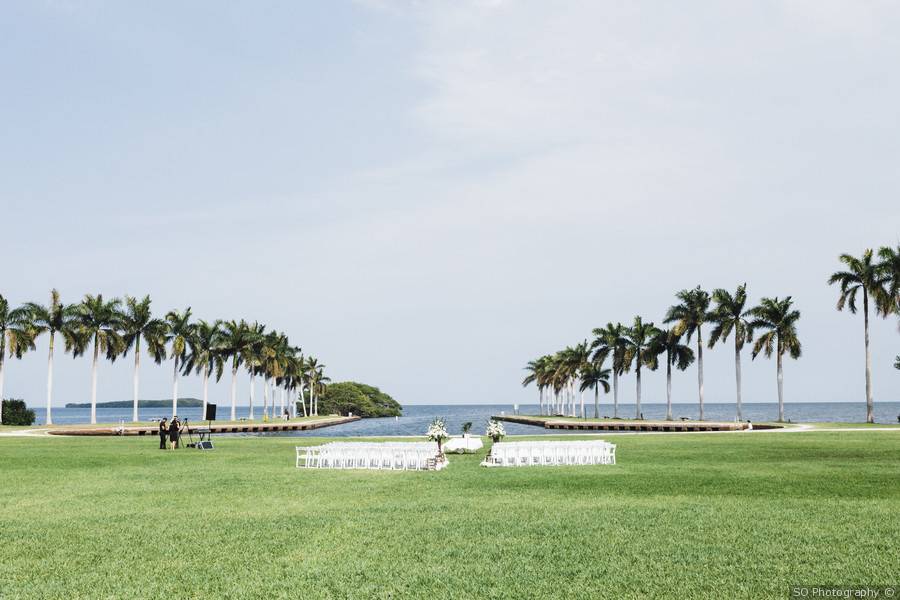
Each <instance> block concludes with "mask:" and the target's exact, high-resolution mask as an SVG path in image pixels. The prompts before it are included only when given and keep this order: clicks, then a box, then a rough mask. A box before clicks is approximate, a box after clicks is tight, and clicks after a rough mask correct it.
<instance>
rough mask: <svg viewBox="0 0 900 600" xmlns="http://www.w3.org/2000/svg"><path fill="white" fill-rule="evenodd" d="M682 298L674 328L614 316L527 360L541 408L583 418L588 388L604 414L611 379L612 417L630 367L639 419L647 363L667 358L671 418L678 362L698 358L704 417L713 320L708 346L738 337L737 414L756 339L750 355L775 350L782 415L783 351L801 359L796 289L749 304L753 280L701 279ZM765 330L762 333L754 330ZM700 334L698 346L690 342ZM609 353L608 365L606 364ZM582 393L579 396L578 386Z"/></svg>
mask: <svg viewBox="0 0 900 600" xmlns="http://www.w3.org/2000/svg"><path fill="white" fill-rule="evenodd" d="M676 298H677V299H678V302H677V303H676V304H674V305H673V306H671V307H669V309H668V311H667V312H666V315H665V317H664V319H663V322H664V323H665V324H668V325H670V327H668V328H660V327H657V326H656V325H655V324H654V323H652V322H646V321H645V320H644V319H643V318H642V317H640V316H636V317H635V318H634V321H633V323H632V324H631V326H630V327H628V326H625V325H623V324H622V323H615V324H614V323H608V324H607V325H606V326H605V327H598V328H596V329H594V330H593V340H592V341H591V342H590V343H589V342H588V341H587V340H585V341H584V342H582V343H581V344H578V345H576V346H570V347H567V348H565V349H564V350H561V351H559V352H556V353H555V354H548V355H545V356H542V357H540V358H538V359H536V360H533V361H531V362H529V363H528V365H527V366H526V370H527V371H528V375H527V376H526V377H525V379H524V380H523V381H522V385H524V386H528V385H530V384H532V383H534V384H535V385H536V386H537V388H538V394H539V404H540V411H541V414H561V415H570V416H573V417H574V416H579V414H578V413H579V411H578V406H577V404H580V416H581V417H582V418H584V417H585V406H584V393H585V392H586V391H588V390H593V391H594V418H599V413H600V409H599V401H600V399H599V396H600V390H601V389H603V391H604V392H606V393H608V392H609V391H610V384H609V380H610V378H612V391H613V416H614V417H615V418H618V416H619V378H620V377H621V376H622V375H623V374H625V373H628V372H631V370H632V369H633V370H634V374H635V417H636V418H641V370H642V368H648V369H650V370H656V369H657V368H659V366H660V361H664V363H665V365H666V419H668V420H671V419H672V368H673V367H674V368H676V369H679V370H681V371H684V370H686V369H687V368H688V367H689V366H690V365H692V364H693V363H694V362H696V363H697V389H698V395H699V404H700V420H703V419H704V406H703V328H704V326H705V325H708V326H710V327H711V330H710V332H709V340H708V341H707V347H708V348H713V347H714V346H715V345H716V344H719V343H725V342H726V341H727V339H728V337H729V336H731V337H732V339H733V343H734V364H735V383H736V390H737V395H736V416H737V418H738V419H742V418H743V415H742V407H741V351H742V350H743V348H744V346H745V345H746V344H750V343H752V344H753V346H752V352H751V355H752V357H753V358H756V357H757V356H758V355H759V354H764V355H765V356H766V357H767V358H770V357H772V355H774V356H775V357H776V365H777V367H776V368H777V370H776V374H777V380H778V418H779V420H784V394H783V385H782V382H783V379H784V375H783V365H782V363H783V357H784V356H785V355H788V356H790V357H791V358H795V359H796V358H799V357H800V352H801V344H800V339H799V337H798V335H797V322H798V321H799V319H800V312H799V311H798V310H796V309H795V308H794V306H793V300H792V298H791V297H790V296H787V297H785V298H777V297H775V298H762V299H761V300H760V303H759V305H758V306H755V307H752V308H748V307H747V286H746V284H743V285H740V286H738V288H737V289H736V290H735V292H734V293H731V292H729V291H728V290H725V289H716V290H714V291H713V292H712V294H710V293H709V292H707V291H706V290H703V289H702V288H700V286H697V287H696V288H693V289H685V290H682V291H680V292H678V293H677V294H676ZM757 332H759V333H760V335H759V336H758V337H757V336H756V333H757ZM692 338H693V339H694V340H696V352H695V351H694V349H693V348H691V346H690V344H691V340H692ZM607 360H609V361H610V362H609V365H610V366H609V368H605V365H606V361H607ZM579 391H580V392H581V398H580V403H578V401H577V393H578V392H579Z"/></svg>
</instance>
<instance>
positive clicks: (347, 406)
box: [298, 381, 403, 419]
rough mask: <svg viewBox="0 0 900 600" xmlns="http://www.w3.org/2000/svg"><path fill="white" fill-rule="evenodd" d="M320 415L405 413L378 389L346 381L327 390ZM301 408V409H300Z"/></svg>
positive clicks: (383, 415)
mask: <svg viewBox="0 0 900 600" xmlns="http://www.w3.org/2000/svg"><path fill="white" fill-rule="evenodd" d="M318 401H319V414H323V415H329V414H337V415H348V414H350V413H353V414H354V415H356V416H359V417H363V418H364V419H365V418H370V417H399V416H400V415H401V414H403V413H402V411H403V408H402V407H401V406H400V404H399V403H398V402H397V401H396V400H394V399H393V398H391V397H390V396H388V395H387V394H385V393H384V392H382V391H381V390H380V389H378V388H377V387H374V386H371V385H366V384H364V383H357V382H355V381H344V382H341V383H332V384H331V385H329V386H328V387H327V388H325V391H324V393H323V394H322V396H321V398H319V400H318ZM298 408H299V407H298Z"/></svg>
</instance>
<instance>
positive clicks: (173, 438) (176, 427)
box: [169, 415, 181, 450]
mask: <svg viewBox="0 0 900 600" xmlns="http://www.w3.org/2000/svg"><path fill="white" fill-rule="evenodd" d="M180 429H181V421H179V420H178V415H173V416H172V422H171V423H169V443H170V444H171V445H172V450H174V449H175V448H177V447H178V438H179V437H180V436H181V431H180Z"/></svg>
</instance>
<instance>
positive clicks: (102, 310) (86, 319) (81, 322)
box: [73, 294, 125, 424]
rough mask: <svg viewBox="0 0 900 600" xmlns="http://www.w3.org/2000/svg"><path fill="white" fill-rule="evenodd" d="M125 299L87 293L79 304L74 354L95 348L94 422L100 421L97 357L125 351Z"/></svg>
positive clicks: (92, 372)
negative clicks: (123, 302)
mask: <svg viewBox="0 0 900 600" xmlns="http://www.w3.org/2000/svg"><path fill="white" fill-rule="evenodd" d="M121 305H122V301H121V300H120V299H118V298H113V299H112V300H104V299H103V294H97V295H96V296H92V295H91V294H86V295H85V297H84V300H82V301H81V304H79V305H78V311H77V313H76V315H77V316H76V321H77V329H76V333H75V338H76V340H77V344H76V346H75V351H74V352H73V356H80V355H82V354H84V352H85V350H87V348H88V346H92V347H93V358H92V360H91V424H94V423H96V422H97V360H98V358H99V356H100V351H101V350H102V351H103V352H104V353H105V354H106V358H107V359H109V360H111V361H115V360H116V357H117V356H118V355H119V354H120V353H121V352H123V351H124V349H125V347H124V343H123V342H122V337H121V335H120V334H119V332H120V330H121V329H122V314H121V312H120V311H119V308H120V306H121Z"/></svg>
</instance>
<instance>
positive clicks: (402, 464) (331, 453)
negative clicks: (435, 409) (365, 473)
mask: <svg viewBox="0 0 900 600" xmlns="http://www.w3.org/2000/svg"><path fill="white" fill-rule="evenodd" d="M296 450H297V468H300V467H306V468H318V469H390V470H415V471H423V470H429V469H435V468H440V466H442V464H441V463H440V461H438V456H437V454H438V448H437V443H435V442H385V443H369V442H331V443H328V444H324V445H322V446H297V447H296Z"/></svg>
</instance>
